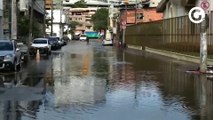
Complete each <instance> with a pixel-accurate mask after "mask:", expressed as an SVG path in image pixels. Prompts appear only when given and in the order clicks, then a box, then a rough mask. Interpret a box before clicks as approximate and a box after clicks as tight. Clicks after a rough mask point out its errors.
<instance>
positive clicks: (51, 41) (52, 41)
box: [49, 38, 57, 44]
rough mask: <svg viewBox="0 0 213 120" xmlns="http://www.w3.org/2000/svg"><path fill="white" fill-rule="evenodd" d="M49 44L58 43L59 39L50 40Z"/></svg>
mask: <svg viewBox="0 0 213 120" xmlns="http://www.w3.org/2000/svg"><path fill="white" fill-rule="evenodd" d="M49 42H50V44H52V43H56V42H57V39H55V38H49Z"/></svg>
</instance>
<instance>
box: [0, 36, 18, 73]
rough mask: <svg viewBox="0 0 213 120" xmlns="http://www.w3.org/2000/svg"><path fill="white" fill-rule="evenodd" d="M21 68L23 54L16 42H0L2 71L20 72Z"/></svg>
mask: <svg viewBox="0 0 213 120" xmlns="http://www.w3.org/2000/svg"><path fill="white" fill-rule="evenodd" d="M20 68H21V52H20V50H19V48H18V47H17V44H16V42H15V41H14V40H0V69H1V70H2V69H7V70H12V71H18V70H20Z"/></svg>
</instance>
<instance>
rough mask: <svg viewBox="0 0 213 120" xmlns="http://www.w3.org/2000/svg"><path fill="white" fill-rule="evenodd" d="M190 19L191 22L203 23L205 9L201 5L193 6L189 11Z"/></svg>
mask: <svg viewBox="0 0 213 120" xmlns="http://www.w3.org/2000/svg"><path fill="white" fill-rule="evenodd" d="M188 16H189V19H190V21H191V22H193V23H196V24H198V23H201V22H202V21H203V20H204V18H205V11H204V10H203V9H202V8H200V7H193V8H192V9H191V10H190V11H189V14H188Z"/></svg>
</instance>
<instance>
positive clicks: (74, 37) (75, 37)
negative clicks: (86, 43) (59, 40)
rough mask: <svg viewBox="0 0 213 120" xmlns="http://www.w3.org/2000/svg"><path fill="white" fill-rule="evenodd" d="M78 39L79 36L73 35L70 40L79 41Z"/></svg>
mask: <svg viewBox="0 0 213 120" xmlns="http://www.w3.org/2000/svg"><path fill="white" fill-rule="evenodd" d="M79 39H80V35H73V37H72V40H79Z"/></svg>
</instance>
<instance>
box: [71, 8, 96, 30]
mask: <svg viewBox="0 0 213 120" xmlns="http://www.w3.org/2000/svg"><path fill="white" fill-rule="evenodd" d="M97 9H98V8H70V9H68V10H67V17H68V19H69V21H77V22H78V23H80V24H81V25H79V26H77V27H76V32H77V33H84V31H93V24H92V22H91V17H92V15H94V14H95V12H96V11H97Z"/></svg>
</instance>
